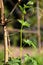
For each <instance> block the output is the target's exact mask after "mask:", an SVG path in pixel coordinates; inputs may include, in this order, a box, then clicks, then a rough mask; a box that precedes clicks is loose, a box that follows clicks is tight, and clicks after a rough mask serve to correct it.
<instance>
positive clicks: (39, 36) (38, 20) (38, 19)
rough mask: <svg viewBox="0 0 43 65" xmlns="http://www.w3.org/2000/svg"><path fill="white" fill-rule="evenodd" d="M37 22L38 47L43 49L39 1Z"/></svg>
mask: <svg viewBox="0 0 43 65" xmlns="http://www.w3.org/2000/svg"><path fill="white" fill-rule="evenodd" d="M37 22H38V46H39V48H41V34H40V11H39V0H37Z"/></svg>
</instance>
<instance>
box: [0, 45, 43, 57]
mask: <svg viewBox="0 0 43 65" xmlns="http://www.w3.org/2000/svg"><path fill="white" fill-rule="evenodd" d="M1 50H4V45H0V51H1ZM8 51H9V52H10V55H9V56H12V57H18V56H20V48H19V47H14V46H11V47H10V49H9V50H8ZM37 53H38V54H39V53H43V48H42V49H40V52H39V50H38V49H33V48H23V50H22V56H24V55H25V54H29V55H30V56H33V55H36V54H37Z"/></svg>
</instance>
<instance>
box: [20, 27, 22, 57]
mask: <svg viewBox="0 0 43 65" xmlns="http://www.w3.org/2000/svg"><path fill="white" fill-rule="evenodd" d="M20 58H22V26H21V31H20Z"/></svg>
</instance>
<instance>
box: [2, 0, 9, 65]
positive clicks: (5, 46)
mask: <svg viewBox="0 0 43 65" xmlns="http://www.w3.org/2000/svg"><path fill="white" fill-rule="evenodd" d="M1 19H2V21H1V23H2V25H3V30H4V61H5V64H6V63H7V62H8V45H7V29H6V25H5V15H4V4H3V0H1Z"/></svg>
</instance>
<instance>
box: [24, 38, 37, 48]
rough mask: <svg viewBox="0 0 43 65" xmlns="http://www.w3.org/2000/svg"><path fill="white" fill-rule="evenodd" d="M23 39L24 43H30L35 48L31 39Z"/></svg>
mask: <svg viewBox="0 0 43 65" xmlns="http://www.w3.org/2000/svg"><path fill="white" fill-rule="evenodd" d="M23 41H24V43H25V44H28V45H29V46H31V45H32V46H33V47H34V48H36V46H35V44H34V43H33V42H32V41H31V40H28V39H27V40H25V39H24V40H23Z"/></svg>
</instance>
